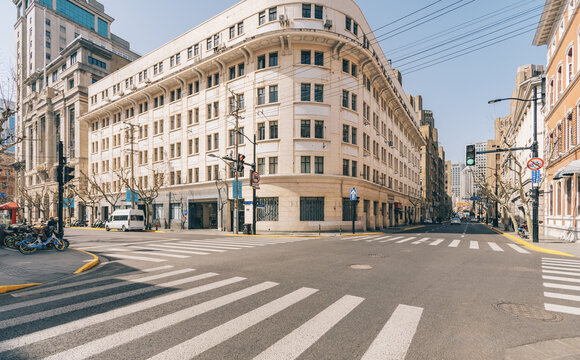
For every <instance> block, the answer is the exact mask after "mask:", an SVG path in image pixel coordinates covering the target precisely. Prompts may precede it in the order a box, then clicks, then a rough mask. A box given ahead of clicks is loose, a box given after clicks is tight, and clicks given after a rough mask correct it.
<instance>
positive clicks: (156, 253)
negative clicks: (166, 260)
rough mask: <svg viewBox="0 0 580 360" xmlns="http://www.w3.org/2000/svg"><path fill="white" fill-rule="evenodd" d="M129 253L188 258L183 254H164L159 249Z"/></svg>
mask: <svg viewBox="0 0 580 360" xmlns="http://www.w3.org/2000/svg"><path fill="white" fill-rule="evenodd" d="M131 254H137V255H155V256H167V257H172V258H180V259H187V258H189V256H185V255H175V254H166V253H164V252H161V251H154V252H151V251H148V252H143V251H139V250H137V251H132V252H131Z"/></svg>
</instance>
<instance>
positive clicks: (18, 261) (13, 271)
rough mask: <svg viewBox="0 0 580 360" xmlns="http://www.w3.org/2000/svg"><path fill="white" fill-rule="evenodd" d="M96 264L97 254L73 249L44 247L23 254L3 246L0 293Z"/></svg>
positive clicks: (0, 255) (36, 283)
mask: <svg viewBox="0 0 580 360" xmlns="http://www.w3.org/2000/svg"><path fill="white" fill-rule="evenodd" d="M96 264H98V258H97V257H96V256H94V255H92V254H90V253H87V252H84V251H80V250H75V249H72V248H69V249H67V250H66V251H63V252H59V251H56V250H55V249H43V250H38V251H37V252H36V253H34V254H31V255H23V254H21V253H20V252H19V251H18V250H15V249H7V248H5V247H0V294H2V293H5V292H8V291H13V290H18V289H22V288H25V287H30V286H34V285H40V284H43V283H48V282H51V281H55V280H58V279H61V278H63V277H66V276H70V275H72V274H74V273H79V272H82V271H86V270H88V269H90V268H91V267H93V266H95V265H96Z"/></svg>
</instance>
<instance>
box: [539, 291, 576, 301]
mask: <svg viewBox="0 0 580 360" xmlns="http://www.w3.org/2000/svg"><path fill="white" fill-rule="evenodd" d="M544 296H545V297H549V298H555V299H562V300H570V301H580V296H578V295H568V294H560V293H553V292H547V291H544Z"/></svg>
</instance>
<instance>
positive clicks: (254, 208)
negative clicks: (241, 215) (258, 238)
mask: <svg viewBox="0 0 580 360" xmlns="http://www.w3.org/2000/svg"><path fill="white" fill-rule="evenodd" d="M253 144H254V166H253V171H256V170H257V167H258V164H257V163H256V134H255V133H254V142H253ZM253 175H254V174H250V183H252V182H253V180H252V176H253ZM252 234H253V235H256V187H255V186H252Z"/></svg>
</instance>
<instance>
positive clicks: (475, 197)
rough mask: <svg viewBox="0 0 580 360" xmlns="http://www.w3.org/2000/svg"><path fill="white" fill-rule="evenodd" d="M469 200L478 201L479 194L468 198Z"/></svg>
mask: <svg viewBox="0 0 580 360" xmlns="http://www.w3.org/2000/svg"><path fill="white" fill-rule="evenodd" d="M469 200H471V201H480V200H481V196H472V197H470V198H469Z"/></svg>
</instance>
